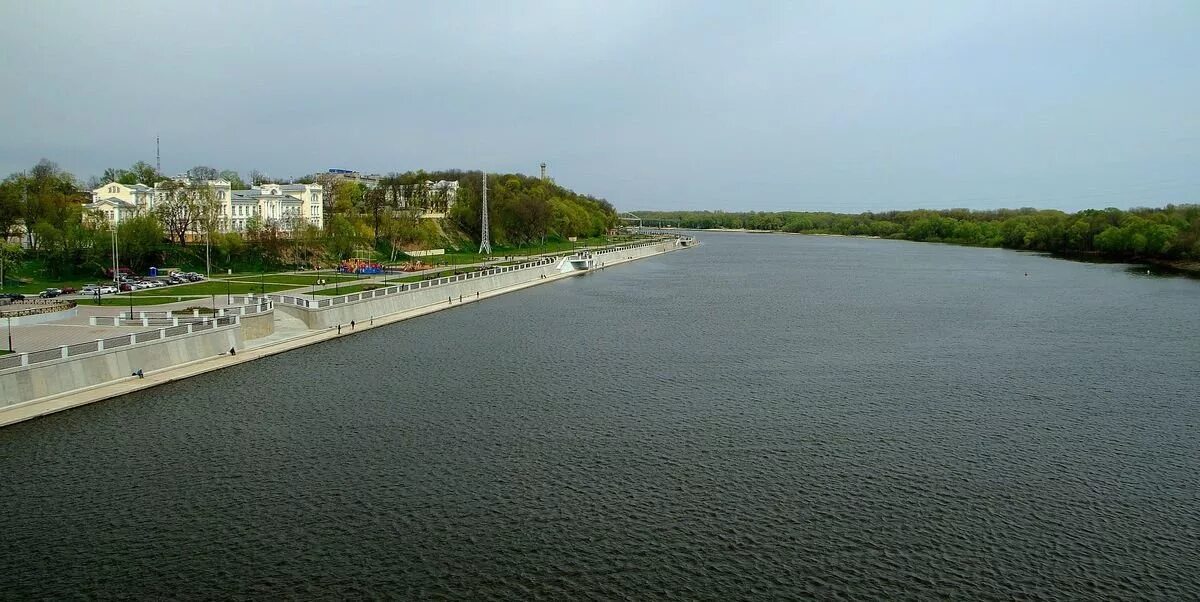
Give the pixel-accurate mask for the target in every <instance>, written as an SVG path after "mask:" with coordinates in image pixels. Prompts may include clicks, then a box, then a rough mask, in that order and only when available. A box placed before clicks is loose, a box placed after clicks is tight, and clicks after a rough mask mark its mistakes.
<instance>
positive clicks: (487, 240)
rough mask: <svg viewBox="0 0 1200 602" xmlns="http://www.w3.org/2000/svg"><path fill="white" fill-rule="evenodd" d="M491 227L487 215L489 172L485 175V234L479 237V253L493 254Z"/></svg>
mask: <svg viewBox="0 0 1200 602" xmlns="http://www.w3.org/2000/svg"><path fill="white" fill-rule="evenodd" d="M489 230H491V227H490V226H488V214H487V172H484V174H483V232H482V234H481V235H480V237H479V252H480V253H484V254H486V255H491V254H492V235H491V233H490V232H489Z"/></svg>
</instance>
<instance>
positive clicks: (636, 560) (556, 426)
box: [0, 233, 1200, 600]
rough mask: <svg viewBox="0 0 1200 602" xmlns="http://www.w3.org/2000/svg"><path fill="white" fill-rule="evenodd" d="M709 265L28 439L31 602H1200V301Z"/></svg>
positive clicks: (671, 266) (702, 251)
mask: <svg viewBox="0 0 1200 602" xmlns="http://www.w3.org/2000/svg"><path fill="white" fill-rule="evenodd" d="M701 238H702V240H703V241H704V242H705V245H704V246H702V247H700V248H698V249H694V250H689V251H684V252H678V253H671V254H668V255H664V256H661V257H655V258H651V259H647V260H643V261H638V262H634V263H632V264H627V265H622V266H617V267H612V268H608V269H605V270H604V271H601V272H598V273H594V274H590V275H587V276H584V277H580V278H574V279H568V280H567V281H563V282H558V283H554V284H550V285H547V286H540V287H535V288H533V289H529V290H526V291H522V292H518V293H514V294H511V295H505V296H503V297H501V298H497V299H494V300H489V301H487V302H484V303H479V304H473V305H469V306H464V307H462V308H459V309H454V310H451V311H447V312H441V313H438V314H435V315H431V316H427V317H424V318H420V319H415V320H411V321H407V322H403V323H399V324H396V325H392V326H388V327H384V328H380V329H376V330H373V331H370V332H366V333H361V334H357V335H355V336H352V337H347V338H343V339H340V340H337V341H333V342H329V343H325V344H321V345H317V346H315V347H309V348H306V349H303V350H299V351H295V352H291V353H286V354H282V355H278V356H274V357H271V358H268V359H264V360H261V361H257V362H251V363H248V364H243V365H240V366H236V367H233V368H230V369H227V370H224V371H221V372H218V373H212V374H208V375H204V376H199V377H196V378H193V379H189V380H187V381H183V382H178V383H173V384H169V385H165V386H162V387H158V388H155V389H151V390H147V391H144V392H141V393H138V394H133V395H128V396H125V397H122V398H118V399H114V400H110V401H106V402H102V403H98V404H93V405H91V406H88V407H83V408H79V409H76V410H72V411H69V412H65V413H61V414H57V415H52V416H49V417H45V418H42V419H39V420H35V421H32V422H28V423H24V424H20V425H16V426H13V427H9V428H5V429H2V430H0V477H2V479H3V482H0V534H2V535H0V598H9V599H27V598H43V597H46V598H63V597H75V596H80V597H83V596H97V597H116V596H128V597H135V598H161V597H182V598H229V597H254V598H263V597H267V598H332V597H355V598H357V597H374V596H387V597H407V598H428V597H453V598H465V599H482V598H506V599H539V598H541V599H562V598H579V597H589V598H598V599H610V598H622V597H624V598H629V599H638V600H641V599H653V598H678V599H697V598H700V599H715V600H728V599H772V598H774V599H778V598H796V597H803V596H817V597H821V598H833V597H846V598H851V597H853V598H887V599H901V598H934V597H948V598H956V599H1011V598H1028V599H1038V598H1040V599H1063V598H1097V597H1099V598H1123V599H1129V598H1158V599H1170V600H1183V599H1196V598H1197V597H1200V552H1198V551H1197V549H1198V547H1200V544H1198V543H1197V542H1198V541H1200V461H1198V458H1200V372H1198V368H1200V342H1198V339H1197V338H1196V336H1197V333H1200V282H1196V281H1192V280H1186V279H1181V278H1156V277H1150V276H1146V275H1144V274H1139V273H1136V272H1135V271H1131V270H1127V269H1126V268H1125V267H1124V266H1120V265H1091V264H1083V263H1074V262H1068V261H1062V260H1057V259H1051V258H1046V257H1040V256H1036V255H1031V254H1021V253H1015V252H1010V251H1002V250H992V249H971V248H961V247H952V246H941V245H931V244H919V243H906V242H893V241H879V240H860V239H847V238H832V237H804V236H783V235H748V234H715V233H710V234H703V235H701ZM1026 274H1028V275H1026Z"/></svg>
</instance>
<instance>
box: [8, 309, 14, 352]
mask: <svg viewBox="0 0 1200 602" xmlns="http://www.w3.org/2000/svg"><path fill="white" fill-rule="evenodd" d="M7 318H8V352H9V353H12V350H13V348H12V316H7Z"/></svg>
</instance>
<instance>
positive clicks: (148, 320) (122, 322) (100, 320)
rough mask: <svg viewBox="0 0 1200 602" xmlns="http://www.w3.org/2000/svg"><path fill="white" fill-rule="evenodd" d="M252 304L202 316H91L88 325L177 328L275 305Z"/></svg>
mask: <svg viewBox="0 0 1200 602" xmlns="http://www.w3.org/2000/svg"><path fill="white" fill-rule="evenodd" d="M255 301H256V302H255V303H253V304H248V305H240V306H235V307H222V308H219V309H217V310H215V311H214V313H211V314H202V313H201V312H200V310H199V309H192V310H191V311H190V312H189V311H139V312H133V314H130V313H129V312H121V313H119V314H117V315H116V316H92V317H90V318H88V323H89V324H91V325H92V326H179V325H180V324H187V323H196V322H201V321H206V320H211V319H213V318H223V317H225V316H239V317H244V316H253V315H258V314H261V313H266V312H268V311H271V310H272V309H273V308H274V307H275V304H274V303H272V302H271V301H270V300H266V299H257V300H255Z"/></svg>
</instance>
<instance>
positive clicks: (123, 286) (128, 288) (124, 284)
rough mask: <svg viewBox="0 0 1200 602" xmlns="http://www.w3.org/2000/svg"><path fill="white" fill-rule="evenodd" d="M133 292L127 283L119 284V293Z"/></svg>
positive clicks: (131, 286) (130, 285)
mask: <svg viewBox="0 0 1200 602" xmlns="http://www.w3.org/2000/svg"><path fill="white" fill-rule="evenodd" d="M131 290H133V285H132V284H130V283H128V282H122V283H121V292H125V291H131Z"/></svg>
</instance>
